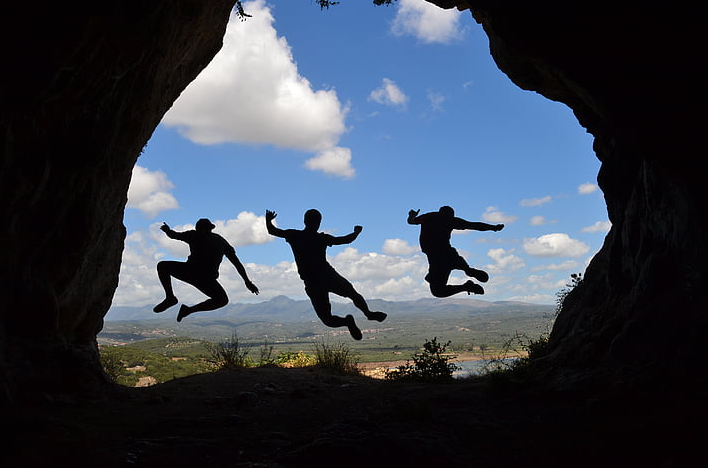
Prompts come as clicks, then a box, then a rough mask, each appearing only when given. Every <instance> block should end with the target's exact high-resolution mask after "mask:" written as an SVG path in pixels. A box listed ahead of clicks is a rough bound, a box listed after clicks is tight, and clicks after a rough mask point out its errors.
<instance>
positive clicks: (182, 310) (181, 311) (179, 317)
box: [177, 304, 191, 322]
mask: <svg viewBox="0 0 708 468" xmlns="http://www.w3.org/2000/svg"><path fill="white" fill-rule="evenodd" d="M189 314H191V312H190V311H189V307H188V306H186V305H184V304H182V307H180V308H179V313H178V314H177V321H178V322H181V321H182V319H183V318H185V317H186V316H187V315H189Z"/></svg>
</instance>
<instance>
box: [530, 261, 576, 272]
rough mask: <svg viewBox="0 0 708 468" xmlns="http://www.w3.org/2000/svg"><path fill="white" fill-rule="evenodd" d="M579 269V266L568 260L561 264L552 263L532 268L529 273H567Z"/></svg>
mask: <svg viewBox="0 0 708 468" xmlns="http://www.w3.org/2000/svg"><path fill="white" fill-rule="evenodd" d="M579 267H580V264H579V263H578V262H576V261H575V260H568V261H565V262H562V263H553V264H550V265H541V266H537V267H533V268H532V269H531V271H540V270H549V271H568V270H577V269H578V268H579Z"/></svg>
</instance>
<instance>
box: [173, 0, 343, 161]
mask: <svg viewBox="0 0 708 468" xmlns="http://www.w3.org/2000/svg"><path fill="white" fill-rule="evenodd" d="M244 7H245V8H246V11H248V12H249V14H251V15H252V17H251V18H249V19H248V21H240V20H239V19H238V17H237V16H236V15H235V14H234V13H232V15H231V18H230V20H229V24H228V26H227V28H226V34H225V36H224V45H223V48H222V49H221V51H219V53H217V55H216V56H215V57H214V59H213V60H212V61H211V63H210V64H209V65H208V66H207V67H206V68H205V69H204V70H203V71H202V72H201V73H200V74H199V76H198V77H197V78H196V79H195V80H194V81H193V82H192V83H191V84H190V85H189V86H188V87H187V88H186V89H185V90H184V91H183V93H182V94H181V95H180V97H179V98H178V99H177V101H176V102H175V103H174V105H173V106H172V108H171V109H170V110H169V111H168V112H167V114H165V116H164V118H163V120H162V123H163V124H164V125H165V126H168V127H176V128H177V129H178V131H179V132H180V133H181V134H182V135H183V136H185V137H186V138H188V139H190V140H192V141H193V142H195V143H199V144H204V145H209V144H217V143H229V142H231V143H244V144H256V145H258V144H270V145H274V146H277V147H281V148H289V149H296V150H301V151H307V152H321V151H333V150H336V149H337V148H336V145H337V142H338V141H339V138H340V136H341V135H342V134H343V133H344V132H345V131H346V126H345V122H344V120H345V117H346V114H347V112H348V109H347V108H346V107H344V106H342V104H341V103H340V102H339V99H338V97H337V93H336V92H335V91H334V90H313V89H312V86H311V84H310V82H309V81H308V80H307V79H306V78H304V77H302V76H301V75H300V74H299V72H298V69H297V65H296V63H295V61H294V59H293V55H292V52H291V50H290V46H289V45H288V42H287V40H286V39H285V38H284V37H278V34H277V31H276V30H275V28H274V27H273V23H274V18H273V15H272V14H271V11H270V8H269V7H267V6H266V4H265V2H264V1H263V0H255V1H253V2H248V3H246V4H244ZM347 151H348V150H347ZM316 169H319V168H318V167H316Z"/></svg>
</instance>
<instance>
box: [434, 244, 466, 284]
mask: <svg viewBox="0 0 708 468" xmlns="http://www.w3.org/2000/svg"><path fill="white" fill-rule="evenodd" d="M427 257H428V265H429V266H428V274H427V275H426V276H425V281H427V282H428V283H431V284H436V283H447V279H448V278H449V277H450V273H451V272H452V270H463V269H465V268H467V261H466V260H465V259H464V258H463V257H462V256H461V255H460V254H459V253H457V250H455V249H450V250H444V251H441V252H435V253H432V252H431V253H428V254H427Z"/></svg>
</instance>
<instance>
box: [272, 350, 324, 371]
mask: <svg viewBox="0 0 708 468" xmlns="http://www.w3.org/2000/svg"><path fill="white" fill-rule="evenodd" d="M275 364H276V365H278V366H280V367H307V366H312V365H314V364H315V357H314V356H311V355H309V354H306V353H304V352H302V351H297V352H293V351H286V352H281V353H280V354H278V357H276V358H275Z"/></svg>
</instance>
